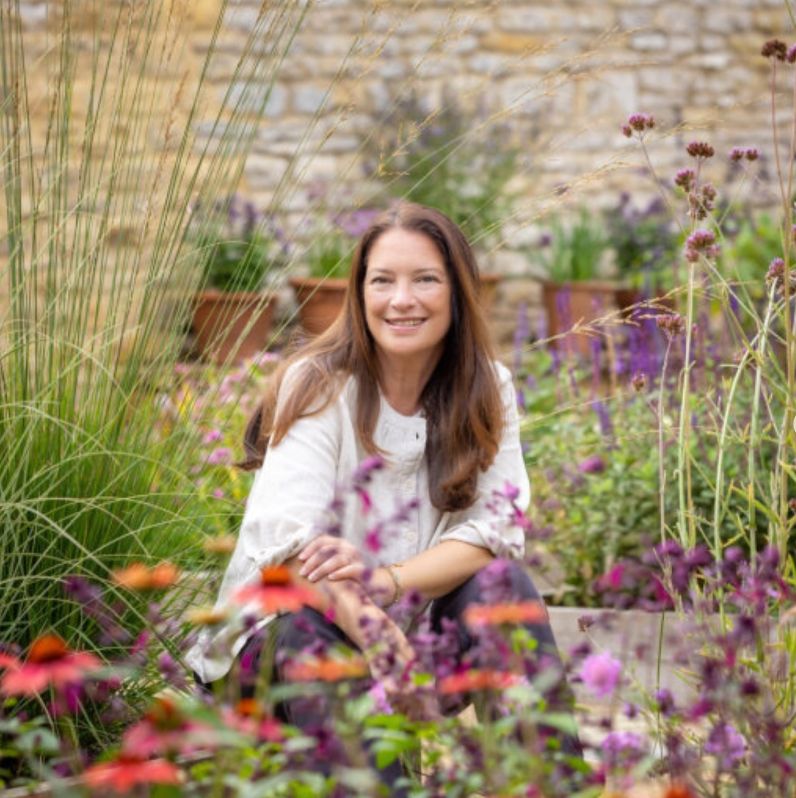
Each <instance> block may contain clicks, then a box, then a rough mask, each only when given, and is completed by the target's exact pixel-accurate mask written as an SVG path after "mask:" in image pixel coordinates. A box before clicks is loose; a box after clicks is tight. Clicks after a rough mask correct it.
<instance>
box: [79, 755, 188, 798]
mask: <svg viewBox="0 0 796 798" xmlns="http://www.w3.org/2000/svg"><path fill="white" fill-rule="evenodd" d="M82 778H83V782H84V783H85V784H86V785H87V786H88V787H90V788H91V789H92V790H111V791H113V792H117V793H127V792H130V790H132V789H133V788H135V787H138V786H139V785H141V784H180V783H181V782H182V780H183V774H182V771H181V770H180V769H179V768H178V767H177V766H176V765H175V764H174V763H173V762H167V761H166V760H165V759H139V758H137V757H130V756H126V755H119V756H118V757H117V758H116V759H112V760H111V761H110V762H100V763H99V764H96V765H92V766H91V767H90V768H88V769H87V770H86V771H85V773H83V777H82Z"/></svg>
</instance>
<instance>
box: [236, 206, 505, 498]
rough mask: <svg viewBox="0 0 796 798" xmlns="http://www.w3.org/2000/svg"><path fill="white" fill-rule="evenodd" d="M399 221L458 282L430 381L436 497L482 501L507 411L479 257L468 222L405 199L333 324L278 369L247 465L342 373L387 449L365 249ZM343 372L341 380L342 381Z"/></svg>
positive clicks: (429, 456)
mask: <svg viewBox="0 0 796 798" xmlns="http://www.w3.org/2000/svg"><path fill="white" fill-rule="evenodd" d="M394 228H399V229H403V230H411V231H414V232H417V233H421V234H423V235H425V236H428V238H430V239H431V240H432V241H433V242H434V244H435V246H436V247H437V249H438V250H439V252H440V253H441V254H442V256H443V259H444V262H445V268H446V269H447V272H448V277H449V279H450V281H451V325H450V328H449V330H448V332H447V334H446V336H445V340H444V344H443V351H442V355H441V357H440V359H439V362H438V363H437V365H436V367H435V368H434V371H433V372H432V374H431V376H430V378H429V380H428V382H427V383H426V385H425V387H424V388H423V392H422V394H421V397H420V403H421V406H422V408H423V410H424V413H425V417H426V424H427V434H426V455H425V456H426V460H427V462H428V469H429V489H430V494H431V502H432V504H433V505H434V506H435V507H436V508H437V509H439V510H440V511H443V512H444V511H456V510H463V509H465V508H467V507H469V506H470V505H472V503H473V502H474V501H475V498H476V492H477V482H478V472H479V470H485V469H487V468H488V467H489V466H490V465H491V464H492V462H493V460H494V458H495V455H496V454H497V451H498V447H499V444H500V438H501V434H502V432H503V424H504V409H503V402H502V399H501V395H500V386H499V384H498V378H497V374H496V372H495V367H494V356H493V346H492V343H491V339H490V335H489V331H488V327H487V323H486V318H485V315H484V311H483V308H482V306H481V303H480V299H479V293H480V278H479V274H478V266H477V264H476V260H475V256H474V255H473V251H472V249H471V248H470V245H469V244H468V242H467V239H466V238H465V237H464V234H463V233H462V232H461V230H460V229H459V228H458V227H457V226H456V225H455V224H454V223H453V222H452V221H451V220H450V219H448V217H447V216H445V215H444V214H443V213H441V212H440V211H437V210H435V209H433V208H427V207H424V206H422V205H416V204H414V203H409V202H401V203H398V204H396V205H395V206H394V207H392V208H390V209H389V210H388V211H386V212H385V213H384V214H382V215H381V216H380V217H379V218H378V219H376V221H375V222H374V223H373V224H372V225H371V227H370V228H369V229H368V230H367V231H366V232H365V234H364V235H363V236H362V238H361V239H360V241H359V243H358V245H357V247H356V250H355V252H354V255H353V259H352V263H351V275H350V278H349V282H348V290H347V292H346V299H345V305H344V308H343V310H342V312H341V313H340V316H339V317H338V318H337V320H336V321H335V323H334V324H333V325H332V326H331V327H330V328H329V329H328V330H327V331H326V332H324V333H323V334H321V335H320V336H318V337H317V338H316V339H314V340H313V341H311V342H310V343H309V344H307V345H306V346H304V347H302V348H301V349H299V350H298V351H297V352H295V353H294V354H293V355H292V356H290V357H289V358H288V359H287V360H286V361H285V362H284V363H283V364H282V366H281V367H280V369H279V370H278V371H277V373H276V374H275V377H274V379H273V380H272V381H271V384H270V388H269V391H268V393H267V395H266V396H265V397H264V399H263V401H262V403H261V405H260V407H259V409H258V410H257V412H256V413H255V414H254V416H253V417H252V419H251V421H250V422H249V425H248V427H247V430H246V434H245V437H244V445H245V449H246V457H247V459H246V461H245V462H244V463H241V466H242V467H244V468H258V467H259V466H260V465H261V464H262V461H263V457H264V456H265V450H266V448H267V446H268V444H269V442H270V443H272V444H274V445H276V444H278V443H279V442H280V441H281V440H282V439H283V438H284V437H285V435H286V434H287V432H288V430H289V429H290V427H291V425H292V424H293V423H294V422H295V421H297V420H298V419H300V418H303V417H306V416H311V415H314V414H316V413H319V412H321V411H322V410H323V409H325V408H326V407H328V405H329V404H330V403H331V402H332V401H333V400H334V399H335V398H336V397H337V395H338V394H339V392H340V390H341V389H342V386H343V385H344V383H345V378H347V377H348V376H349V375H350V376H353V377H354V378H355V384H356V390H357V402H356V417H355V421H356V429H357V435H358V436H359V440H360V442H361V443H362V445H363V447H364V448H365V450H366V451H367V452H368V453H369V454H382V453H381V452H380V451H379V449H378V447H377V446H376V444H375V443H374V440H373V433H374V430H375V428H376V422H377V420H378V415H379V404H380V397H379V362H378V358H377V355H376V347H375V343H374V341H373V337H372V336H371V334H370V331H369V330H368V326H367V323H366V321H365V301H364V283H365V273H366V271H367V267H368V255H369V253H370V252H371V249H372V248H373V244H374V243H375V241H376V240H377V239H378V238H379V236H381V235H382V234H383V233H385V232H386V231H387V230H391V229H394ZM297 360H302V361H303V362H302V365H301V368H299V369H298V370H297V374H296V378H295V380H294V379H293V377H292V376H291V380H290V382H291V388H290V392H289V395H287V396H286V397H282V398H281V401H280V403H279V413H278V416H277V414H276V406H277V403H276V399H277V395H278V393H279V388H280V385H281V384H282V378H283V377H284V374H285V372H286V370H287V369H288V368H289V367H290V366H291V365H292V364H293V363H295V362H296V361H297ZM341 378H342V379H341Z"/></svg>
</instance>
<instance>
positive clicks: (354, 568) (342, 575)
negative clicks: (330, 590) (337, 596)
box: [328, 562, 365, 582]
mask: <svg viewBox="0 0 796 798" xmlns="http://www.w3.org/2000/svg"><path fill="white" fill-rule="evenodd" d="M364 571H365V566H364V565H363V564H362V563H360V562H352V563H349V564H348V565H344V566H343V567H342V568H338V569H337V570H336V571H332V572H331V573H330V574H329V576H328V578H329V579H331V580H332V581H333V582H335V581H337V580H338V579H354V580H355V581H357V582H358V581H359V580H360V579H362V574H363V573H364Z"/></svg>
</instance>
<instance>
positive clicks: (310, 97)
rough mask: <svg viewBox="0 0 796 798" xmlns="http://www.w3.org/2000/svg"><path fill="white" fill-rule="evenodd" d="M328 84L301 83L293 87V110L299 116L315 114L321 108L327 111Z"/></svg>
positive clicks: (328, 101) (328, 98) (328, 104)
mask: <svg viewBox="0 0 796 798" xmlns="http://www.w3.org/2000/svg"><path fill="white" fill-rule="evenodd" d="M328 90H329V84H326V83H303V84H299V85H297V86H295V87H293V110H294V111H296V112H297V113H300V114H315V113H317V112H318V111H320V110H321V109H322V108H325V109H326V110H329V107H330V105H331V96H327V94H328Z"/></svg>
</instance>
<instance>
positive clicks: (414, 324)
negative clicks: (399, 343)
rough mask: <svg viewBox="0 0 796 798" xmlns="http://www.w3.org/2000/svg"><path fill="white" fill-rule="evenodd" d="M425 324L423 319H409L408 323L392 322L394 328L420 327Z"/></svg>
mask: <svg viewBox="0 0 796 798" xmlns="http://www.w3.org/2000/svg"><path fill="white" fill-rule="evenodd" d="M422 323H423V320H422V319H409V320H406V321H391V322H390V324H392V325H393V326H394V327H418V326H420V325H421V324H422Z"/></svg>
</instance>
